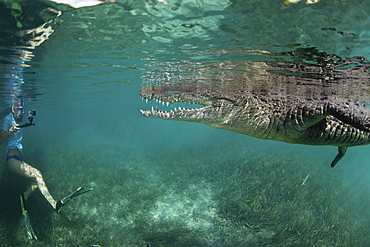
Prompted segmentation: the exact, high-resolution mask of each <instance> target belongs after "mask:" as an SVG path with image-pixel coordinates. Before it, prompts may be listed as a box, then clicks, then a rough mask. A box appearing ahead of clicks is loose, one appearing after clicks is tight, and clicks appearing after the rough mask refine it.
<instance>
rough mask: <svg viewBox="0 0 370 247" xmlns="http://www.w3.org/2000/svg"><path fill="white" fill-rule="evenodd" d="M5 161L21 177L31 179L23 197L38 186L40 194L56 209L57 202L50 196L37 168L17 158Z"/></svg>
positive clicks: (26, 196)
mask: <svg viewBox="0 0 370 247" xmlns="http://www.w3.org/2000/svg"><path fill="white" fill-rule="evenodd" d="M7 163H8V167H9V169H10V171H11V172H13V173H15V174H18V175H21V176H23V177H27V178H31V179H32V180H33V181H32V185H31V186H30V187H29V188H28V189H27V190H26V191H25V193H24V197H25V199H27V198H28V196H29V195H30V194H31V193H32V191H34V190H35V189H36V188H38V189H39V190H40V192H41V194H42V195H43V196H44V197H45V199H46V200H47V201H48V202H49V204H50V205H51V206H52V207H53V208H54V210H55V209H56V205H57V202H56V201H55V200H54V198H53V197H52V196H51V194H50V192H49V190H48V188H47V187H46V184H45V181H44V178H43V177H42V174H41V172H40V171H39V170H37V169H36V168H34V167H32V166H31V165H29V164H27V163H26V162H24V161H19V160H17V159H9V160H8V162H7Z"/></svg>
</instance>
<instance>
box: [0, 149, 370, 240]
mask: <svg viewBox="0 0 370 247" xmlns="http://www.w3.org/2000/svg"><path fill="white" fill-rule="evenodd" d="M45 153H46V154H47V155H44V156H42V157H40V156H39V155H38V156H37V157H33V155H32V154H31V153H26V154H25V155H26V156H27V157H29V159H30V160H32V159H33V158H34V159H35V160H37V161H38V162H40V163H41V164H49V165H48V166H46V165H45V166H43V165H41V166H42V167H41V168H40V169H41V170H42V171H43V174H44V177H45V180H46V182H47V184H48V186H49V188H50V190H51V191H52V193H53V195H54V196H55V197H56V198H61V197H63V196H64V195H65V194H66V193H68V192H70V191H71V190H73V189H74V188H75V187H78V186H85V187H93V188H94V191H93V192H91V193H87V194H86V195H84V196H81V197H77V198H75V199H73V200H71V202H70V203H68V204H67V205H66V206H65V208H64V209H63V211H62V212H61V214H60V215H58V214H56V213H54V212H53V210H52V209H51V208H50V206H49V205H48V204H47V202H46V201H45V200H44V199H43V198H42V197H41V195H40V194H39V193H36V194H35V195H33V196H32V197H31V199H30V202H29V203H30V204H31V205H30V208H29V212H30V217H31V221H32V224H33V227H34V230H35V232H36V234H37V235H38V237H39V241H37V242H34V243H33V246H366V245H367V244H368V243H369V241H370V240H369V237H368V235H367V231H368V227H367V226H366V222H367V221H366V219H368V217H369V216H368V215H366V214H364V215H362V218H361V220H360V218H359V217H358V214H357V213H358V212H357V211H356V208H354V207H353V204H354V202H353V201H351V195H350V193H348V188H347V187H346V186H345V185H342V182H341V180H340V178H339V177H338V175H337V173H336V170H334V169H330V168H329V167H328V164H325V163H322V164H313V163H312V161H310V159H307V157H302V155H299V154H296V153H295V152H290V151H281V150H279V152H273V151H270V152H263V150H258V151H257V150H253V149H248V148H247V147H245V148H235V146H234V147H231V146H230V147H228V148H225V147H219V146H217V145H214V146H212V147H208V148H207V152H206V153H205V152H203V150H202V149H199V148H198V149H197V148H192V147H188V148H184V149H183V150H174V151H173V152H168V153H158V152H155V153H146V154H143V153H133V152H131V153H125V154H122V155H116V156H113V157H111V156H109V155H107V156H105V155H100V153H101V152H100V151H99V150H88V149H83V148H81V147H75V146H69V147H68V148H66V145H63V144H62V143H61V144H60V145H55V146H50V147H48V148H47V149H45ZM96 154H99V155H96ZM16 179H17V178H15V177H14V176H11V175H7V174H6V173H5V169H3V170H2V173H1V181H3V182H2V184H3V185H5V184H6V182H9V183H14V182H15V181H16ZM8 189H9V190H10V188H9V187H8ZM18 189H20V188H18ZM14 190H15V189H11V190H10V191H9V193H6V194H5V195H3V196H6V198H7V200H8V201H9V203H11V204H12V207H14V208H16V207H18V201H17V200H16V199H14V198H13V195H12V192H14ZM3 192H4V191H3ZM15 195H16V194H15ZM364 203H366V201H364ZM1 206H2V207H3V209H5V207H6V206H5V204H1ZM2 216H3V217H1V218H0V239H1V240H2V243H4V246H14V245H17V246H28V245H29V241H28V239H27V236H26V234H25V232H24V229H23V228H22V226H21V225H18V224H16V223H15V222H16V219H17V217H18V216H19V217H20V212H18V210H12V211H9V212H8V215H5V214H3V215H2Z"/></svg>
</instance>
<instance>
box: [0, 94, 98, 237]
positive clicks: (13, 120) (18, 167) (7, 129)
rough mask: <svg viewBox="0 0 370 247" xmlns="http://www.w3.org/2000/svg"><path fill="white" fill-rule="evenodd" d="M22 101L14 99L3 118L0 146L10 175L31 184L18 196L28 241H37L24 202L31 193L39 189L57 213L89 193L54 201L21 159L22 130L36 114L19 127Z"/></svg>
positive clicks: (34, 171) (35, 172) (38, 176)
mask: <svg viewBox="0 0 370 247" xmlns="http://www.w3.org/2000/svg"><path fill="white" fill-rule="evenodd" d="M23 106H24V105H23V100H22V99H21V98H19V97H15V98H13V100H12V105H11V112H10V113H9V114H8V115H7V116H6V117H5V118H4V122H3V124H2V127H1V130H0V144H3V143H4V142H6V144H5V147H6V163H7V166H8V168H9V170H10V171H11V172H12V173H15V174H17V175H20V176H23V177H26V178H29V179H31V184H30V186H29V187H28V188H27V190H26V191H24V192H23V193H21V194H20V201H21V208H22V214H23V216H24V223H25V226H26V230H27V234H28V238H29V239H37V236H36V235H35V233H34V232H33V229H32V226H31V224H30V221H29V217H28V213H27V210H26V209H25V202H26V201H27V199H28V197H29V196H30V195H31V193H32V192H33V191H35V190H36V189H39V190H40V192H41V193H42V195H43V196H44V197H45V199H46V200H47V201H48V202H49V204H50V205H51V206H52V207H53V209H54V210H55V211H56V212H57V213H59V212H60V210H61V208H62V206H63V205H65V204H66V203H67V202H68V201H69V200H70V199H71V198H73V197H75V196H78V195H82V194H84V193H86V192H89V191H91V190H92V189H88V190H85V191H83V190H82V188H81V187H79V188H78V189H77V190H75V191H74V192H72V193H71V194H69V195H68V196H66V197H64V198H63V199H62V200H60V201H56V200H55V199H54V198H53V197H52V196H51V194H50V192H49V190H48V188H47V187H46V184H45V181H44V179H43V177H42V174H41V172H40V171H39V170H38V169H36V168H34V167H33V166H31V165H29V164H28V163H26V162H25V161H23V159H22V156H21V155H22V149H23V147H22V143H21V142H22V138H23V128H24V127H28V126H33V125H34V123H33V116H34V115H35V114H36V112H35V111H30V112H29V117H28V120H29V123H26V124H23V125H20V123H21V122H22V117H23V114H24V109H23V108H24V107H23Z"/></svg>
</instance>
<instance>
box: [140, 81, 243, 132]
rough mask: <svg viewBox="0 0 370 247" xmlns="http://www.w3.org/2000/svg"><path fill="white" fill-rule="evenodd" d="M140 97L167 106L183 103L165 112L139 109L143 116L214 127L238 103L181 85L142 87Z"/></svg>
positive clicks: (228, 97) (229, 95) (233, 99)
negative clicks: (199, 123) (200, 123)
mask: <svg viewBox="0 0 370 247" xmlns="http://www.w3.org/2000/svg"><path fill="white" fill-rule="evenodd" d="M140 95H141V97H142V98H144V99H146V100H155V101H157V102H159V103H161V104H163V105H167V106H169V105H174V104H176V102H182V103H187V104H182V107H181V106H180V107H174V108H171V109H168V110H166V111H163V110H158V109H154V107H152V109H151V110H141V113H142V114H143V115H144V116H146V117H153V118H163V119H171V120H180V121H190V122H202V123H205V124H209V125H212V126H214V127H217V125H219V124H220V123H222V122H224V121H226V120H227V118H228V114H229V113H230V111H232V110H233V109H236V108H237V101H238V100H240V99H238V98H236V97H233V96H232V94H228V95H226V94H225V93H218V92H217V91H213V92H210V91H207V90H200V89H199V88H198V89H197V88H196V87H193V86H190V85H183V84H182V85H167V86H148V87H144V88H143V89H142V90H141V92H140Z"/></svg>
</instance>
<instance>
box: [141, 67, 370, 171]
mask: <svg viewBox="0 0 370 247" xmlns="http://www.w3.org/2000/svg"><path fill="white" fill-rule="evenodd" d="M336 73H337V74H338V73H346V74H348V71H344V70H343V71H339V72H338V71H337V72H336ZM285 77H286V76H280V75H279V76H276V78H274V80H282V79H284V82H286V81H287V78H285ZM300 79H301V80H302V78H300ZM248 80H249V81H243V83H241V82H240V81H239V82H238V83H237V84H236V83H235V84H230V85H228V86H227V87H222V88H212V89H209V88H207V87H202V85H199V83H198V84H197V83H190V84H186V85H184V84H164V85H151V86H147V87H144V88H143V89H142V90H141V96H142V97H144V98H146V99H155V100H158V101H160V102H169V103H172V102H176V101H181V102H187V103H195V104H200V105H203V107H202V108H195V109H185V108H179V109H176V110H174V111H160V110H155V109H152V110H142V111H141V112H142V114H143V115H144V116H147V117H154V118H163V119H170V120H180V121H190V122H199V123H204V124H207V125H210V126H212V127H216V128H221V129H225V130H230V131H234V132H238V133H242V134H245V135H249V136H253V137H256V138H260V139H267V140H276V141H282V142H287V143H296V144H305V145H332V146H337V147H338V155H337V156H336V157H335V159H334V160H333V162H332V163H331V166H332V167H334V166H335V164H336V163H337V162H338V161H339V160H340V159H341V158H342V157H343V156H344V154H345V152H346V150H347V148H348V147H353V146H358V145H366V144H369V143H370V110H369V109H368V108H366V107H364V106H363V105H362V104H359V103H356V101H352V100H344V99H339V98H338V97H328V96H322V97H320V98H318V97H311V98H309V97H305V96H301V95H298V96H294V95H279V94H276V93H271V92H265V91H264V92H262V91H256V90H254V92H253V91H252V90H245V85H248V86H250V85H251V84H253V83H254V80H255V78H253V79H248ZM310 82H312V80H310Z"/></svg>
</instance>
